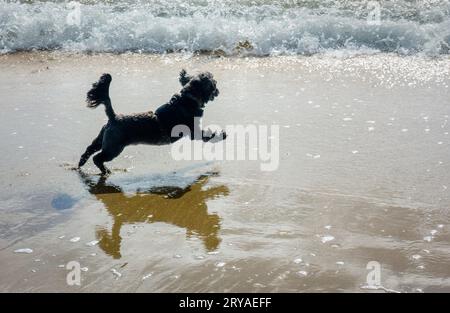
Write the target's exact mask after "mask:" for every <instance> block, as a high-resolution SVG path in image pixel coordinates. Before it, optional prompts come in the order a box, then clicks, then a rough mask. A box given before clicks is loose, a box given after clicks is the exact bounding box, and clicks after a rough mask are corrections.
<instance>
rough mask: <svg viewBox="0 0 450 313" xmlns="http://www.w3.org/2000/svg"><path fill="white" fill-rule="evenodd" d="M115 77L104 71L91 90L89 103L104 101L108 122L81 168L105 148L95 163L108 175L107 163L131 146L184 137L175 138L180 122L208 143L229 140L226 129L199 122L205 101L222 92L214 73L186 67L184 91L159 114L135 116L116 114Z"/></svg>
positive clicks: (86, 154) (96, 104)
mask: <svg viewBox="0 0 450 313" xmlns="http://www.w3.org/2000/svg"><path fill="white" fill-rule="evenodd" d="M111 80H112V77H111V75H109V74H103V75H102V76H101V77H100V79H99V81H98V82H96V83H94V84H93V85H92V89H91V90H89V91H88V93H87V99H86V102H87V106H88V107H89V108H95V107H97V106H99V105H100V104H103V105H104V106H105V111H106V115H107V116H108V123H107V124H106V125H104V126H103V128H102V129H101V131H100V133H99V134H98V136H97V137H96V138H95V139H94V141H93V142H92V144H91V145H89V146H88V147H87V149H86V151H85V152H84V153H83V155H82V156H81V158H80V162H79V163H78V166H79V167H81V166H83V165H84V164H85V163H86V162H87V160H88V159H89V157H90V156H91V155H92V154H94V153H96V152H97V151H100V150H101V151H100V152H99V153H98V154H96V155H95V156H94V163H95V165H96V166H97V167H98V168H99V169H100V170H101V172H102V173H103V174H107V173H109V170H108V169H107V168H106V167H105V165H104V163H105V162H109V161H111V160H113V159H114V158H116V157H117V156H118V155H119V154H120V153H121V152H122V151H123V149H124V148H125V147H126V146H128V145H131V144H141V143H143V144H151V145H164V144H170V143H173V142H175V141H177V140H178V139H180V138H181V137H171V131H172V129H173V127H174V126H177V125H185V126H187V127H189V129H190V132H191V139H193V140H194V139H197V140H203V141H205V142H206V141H210V140H211V139H213V138H214V139H215V140H220V139H225V133H224V132H222V133H221V134H217V133H212V132H211V131H203V130H200V129H199V127H200V125H198V123H196V122H195V121H196V119H195V117H202V116H203V109H204V107H205V104H206V103H207V102H208V101H213V100H214V98H215V97H217V96H218V95H219V90H218V89H217V86H216V84H217V82H216V81H215V80H214V78H213V75H212V74H211V73H209V72H204V73H200V74H198V75H194V76H190V75H188V74H187V73H186V71H185V70H182V71H181V72H180V78H179V81H180V83H181V85H182V86H183V88H182V89H181V91H180V93H178V94H175V95H174V96H172V98H171V99H170V101H169V102H168V103H166V104H164V105H162V106H161V107H159V108H158V109H157V110H156V111H155V113H153V112H151V111H149V112H144V113H135V114H131V115H122V114H118V115H116V114H115V112H114V110H113V108H112V105H111V99H110V98H109V85H110V84H111ZM197 133H198V134H201V137H200V138H195V136H194V134H197Z"/></svg>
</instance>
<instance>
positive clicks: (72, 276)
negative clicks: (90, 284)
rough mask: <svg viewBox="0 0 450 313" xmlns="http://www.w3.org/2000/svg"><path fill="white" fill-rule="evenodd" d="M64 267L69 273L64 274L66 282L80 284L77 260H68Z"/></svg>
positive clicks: (79, 267) (79, 270) (70, 284)
mask: <svg viewBox="0 0 450 313" xmlns="http://www.w3.org/2000/svg"><path fill="white" fill-rule="evenodd" d="M66 269H67V270H69V273H67V275H66V283H67V285H69V286H80V285H81V265H80V263H79V262H77V261H70V262H69V263H67V265H66Z"/></svg>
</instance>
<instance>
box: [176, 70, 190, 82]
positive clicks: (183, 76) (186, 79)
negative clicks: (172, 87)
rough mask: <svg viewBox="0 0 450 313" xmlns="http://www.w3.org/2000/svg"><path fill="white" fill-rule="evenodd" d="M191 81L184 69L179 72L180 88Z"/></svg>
mask: <svg viewBox="0 0 450 313" xmlns="http://www.w3.org/2000/svg"><path fill="white" fill-rule="evenodd" d="M191 79H192V76H190V75H188V73H186V70H185V69H182V70H181V72H180V78H179V81H180V84H181V86H184V85H186V84H187V83H188V82H189V81H190V80H191Z"/></svg>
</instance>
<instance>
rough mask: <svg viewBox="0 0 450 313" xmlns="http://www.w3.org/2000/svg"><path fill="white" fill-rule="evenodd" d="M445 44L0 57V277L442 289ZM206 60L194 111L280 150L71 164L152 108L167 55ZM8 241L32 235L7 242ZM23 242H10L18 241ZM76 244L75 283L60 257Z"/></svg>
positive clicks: (198, 66)
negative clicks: (215, 92) (269, 157)
mask: <svg viewBox="0 0 450 313" xmlns="http://www.w3.org/2000/svg"><path fill="white" fill-rule="evenodd" d="M449 65H450V60H449V59H447V58H441V59H426V58H418V57H397V56H393V55H374V56H361V57H354V58H335V57H330V56H327V57H324V56H315V57H276V58H213V57H207V56H204V57H186V56H185V55H178V54H172V55H162V56H151V55H136V54H123V55H108V54H102V55H92V56H88V55H68V54H59V53H26V54H13V55H3V56H1V57H0V94H1V99H2V100H1V101H2V116H1V123H0V130H1V133H2V136H1V141H2V147H3V148H2V154H0V164H2V166H1V168H0V171H1V177H2V178H3V179H2V181H1V182H0V190H1V198H0V201H1V202H0V210H1V215H2V218H1V219H0V260H1V264H2V267H1V269H0V290H2V291H65V292H71V291H77V290H82V291H218V292H222V291H288V292H300V291H351V292H380V291H382V290H371V289H367V288H366V285H367V283H366V276H367V274H368V272H369V271H368V270H367V269H366V265H367V264H368V262H370V261H377V262H379V263H380V264H381V284H382V286H383V287H384V288H387V290H388V291H389V290H391V291H401V292H421V291H424V292H429V291H450V280H449V279H448V277H449V275H450V269H449V267H448V263H449V261H450V243H449V240H450V230H449V227H450V215H449V212H448V208H449V204H450V195H449V192H448V186H450V176H449V174H448V173H449V163H448V156H449V153H450V145H449V144H450V141H449V135H448V114H449V111H448V99H449V89H448V84H449V80H448V77H449V76H448V71H449V68H450V67H449ZM182 67H185V68H186V69H187V70H188V71H195V70H206V69H207V70H209V71H211V72H213V73H214V75H215V77H216V79H217V81H218V84H219V85H218V87H219V89H220V91H221V94H220V96H219V97H218V98H217V99H216V100H215V101H214V102H213V103H211V104H208V106H207V109H206V114H205V121H204V124H206V125H207V124H219V125H221V126H222V127H225V126H226V125H229V124H244V125H246V124H256V125H265V124H267V125H271V124H277V125H280V166H279V168H278V170H276V171H273V172H261V171H260V167H259V165H260V164H259V162H257V161H245V162H244V161H214V162H210V161H192V162H188V161H174V160H173V159H172V158H171V156H170V147H150V146H133V147H128V148H127V149H126V150H125V151H124V152H123V153H122V154H121V155H120V157H118V158H117V159H116V160H114V161H113V162H111V164H109V165H110V167H111V168H112V169H113V175H112V176H110V177H109V178H108V179H107V180H102V179H101V178H100V177H99V176H98V175H96V173H97V170H96V169H95V167H94V166H93V165H92V163H91V161H90V162H89V163H88V164H87V165H86V168H85V169H84V172H78V171H75V170H73V167H74V165H75V164H76V163H77V161H78V158H79V155H80V154H81V153H82V151H83V149H84V148H85V147H86V146H87V145H88V144H89V143H90V141H91V140H92V139H93V137H94V136H95V135H96V134H97V133H98V131H99V129H100V128H101V126H102V124H103V123H104V121H105V115H104V112H103V110H102V109H100V108H99V109H97V110H89V109H87V108H85V105H84V97H85V92H86V91H87V90H88V89H89V86H90V84H91V83H92V82H93V81H95V80H96V79H97V78H98V76H99V74H101V73H103V72H109V73H111V74H112V76H113V82H112V85H111V97H112V99H113V106H114V108H115V110H116V111H117V112H123V113H126V112H137V111H144V110H152V109H155V108H156V107H157V106H158V105H160V104H162V103H164V102H165V101H167V100H168V99H169V98H170V96H171V95H172V94H173V93H174V92H176V91H178V90H179V88H180V86H179V83H178V82H177V75H178V72H179V70H180V69H181V68H182ZM19 249H31V250H32V251H31V252H30V250H20V251H19V252H15V251H18V250H19ZM20 252H22V253H20ZM73 260H75V261H78V262H80V264H81V267H82V269H83V270H82V274H81V279H82V280H81V285H80V286H68V285H67V283H66V275H67V273H68V270H66V269H65V266H66V264H67V263H68V262H70V261H73Z"/></svg>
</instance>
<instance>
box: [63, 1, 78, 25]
mask: <svg viewBox="0 0 450 313" xmlns="http://www.w3.org/2000/svg"><path fill="white" fill-rule="evenodd" d="M66 7H67V8H68V9H69V10H70V12H69V13H68V14H67V16H66V23H67V24H68V25H71V26H80V25H81V3H79V2H76V1H70V2H69V3H67V5H66Z"/></svg>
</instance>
